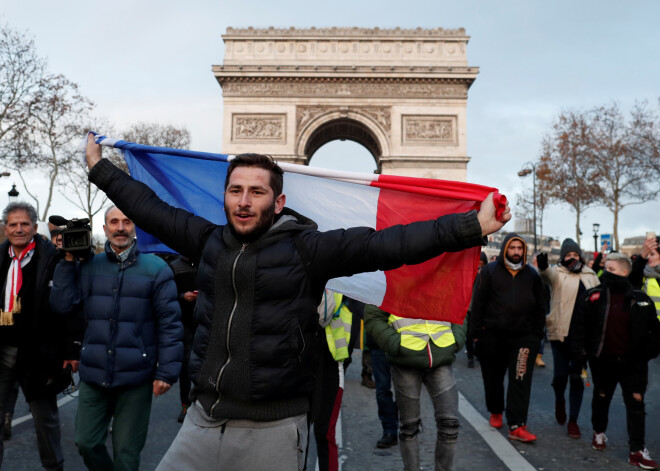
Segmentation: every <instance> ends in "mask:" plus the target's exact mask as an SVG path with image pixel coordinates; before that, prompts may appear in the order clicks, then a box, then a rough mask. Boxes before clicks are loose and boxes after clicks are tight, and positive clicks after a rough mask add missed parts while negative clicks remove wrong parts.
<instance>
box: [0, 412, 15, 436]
mask: <svg viewBox="0 0 660 471" xmlns="http://www.w3.org/2000/svg"><path fill="white" fill-rule="evenodd" d="M13 415H14V414H12V413H11V412H7V413H5V423H4V424H3V426H2V435H3V436H4V439H5V440H9V439H10V438H11V419H12V418H13Z"/></svg>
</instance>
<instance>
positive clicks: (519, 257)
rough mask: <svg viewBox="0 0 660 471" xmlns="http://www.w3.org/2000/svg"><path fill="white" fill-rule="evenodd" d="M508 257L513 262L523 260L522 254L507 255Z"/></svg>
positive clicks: (516, 262)
mask: <svg viewBox="0 0 660 471" xmlns="http://www.w3.org/2000/svg"><path fill="white" fill-rule="evenodd" d="M506 259H507V260H508V261H510V262H511V263H515V264H518V263H520V262H521V261H522V255H507V256H506Z"/></svg>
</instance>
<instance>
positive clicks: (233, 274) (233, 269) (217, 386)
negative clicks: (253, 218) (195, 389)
mask: <svg viewBox="0 0 660 471" xmlns="http://www.w3.org/2000/svg"><path fill="white" fill-rule="evenodd" d="M247 245H248V244H247V243H245V244H243V246H242V247H241V250H240V251H239V252H238V255H236V258H235V259H234V264H233V265H232V267H231V284H232V287H233V288H234V306H233V307H232V308H231V313H230V314H229V321H228V322H227V338H226V346H227V361H225V364H224V365H222V368H220V371H219V372H218V377H217V379H216V380H215V390H216V391H217V392H218V399H217V400H216V401H215V403H214V404H213V405H212V406H211V415H213V409H215V406H217V405H218V404H219V403H220V379H221V378H222V373H224V371H225V368H227V365H228V364H229V362H230V361H231V350H230V349H229V334H230V333H231V322H232V320H233V319H234V313H235V312H236V307H238V290H237V289H236V265H238V259H239V258H241V255H243V253H245V248H246V247H247Z"/></svg>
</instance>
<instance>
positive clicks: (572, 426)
mask: <svg viewBox="0 0 660 471" xmlns="http://www.w3.org/2000/svg"><path fill="white" fill-rule="evenodd" d="M568 436H569V437H570V438H580V437H581V436H582V434H581V433H580V427H578V424H577V422H576V421H574V420H569V421H568Z"/></svg>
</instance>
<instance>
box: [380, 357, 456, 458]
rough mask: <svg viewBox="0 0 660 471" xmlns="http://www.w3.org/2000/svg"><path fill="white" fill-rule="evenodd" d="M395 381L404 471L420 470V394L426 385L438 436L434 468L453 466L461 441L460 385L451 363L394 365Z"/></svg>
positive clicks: (393, 378)
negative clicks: (426, 366)
mask: <svg viewBox="0 0 660 471" xmlns="http://www.w3.org/2000/svg"><path fill="white" fill-rule="evenodd" d="M392 381H393V382H394V391H395V393H396V402H397V405H398V406H399V418H400V420H401V430H400V433H399V448H400V449H401V457H402V458H403V466H404V470H405V471H419V443H418V440H417V435H418V434H419V430H420V426H421V423H422V418H421V415H420V395H421V392H422V383H424V385H425V386H426V389H427V391H428V392H429V395H430V396H431V401H432V402H433V409H434V411H435V424H436V427H437V429H438V436H437V439H436V442H435V469H436V471H446V470H451V469H453V466H454V452H455V450H456V442H457V441H458V430H459V427H460V423H459V421H458V388H457V387H456V380H455V379H454V370H453V369H452V367H451V365H448V366H438V367H436V368H425V369H423V370H420V369H413V368H407V367H403V366H398V365H392Z"/></svg>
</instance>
